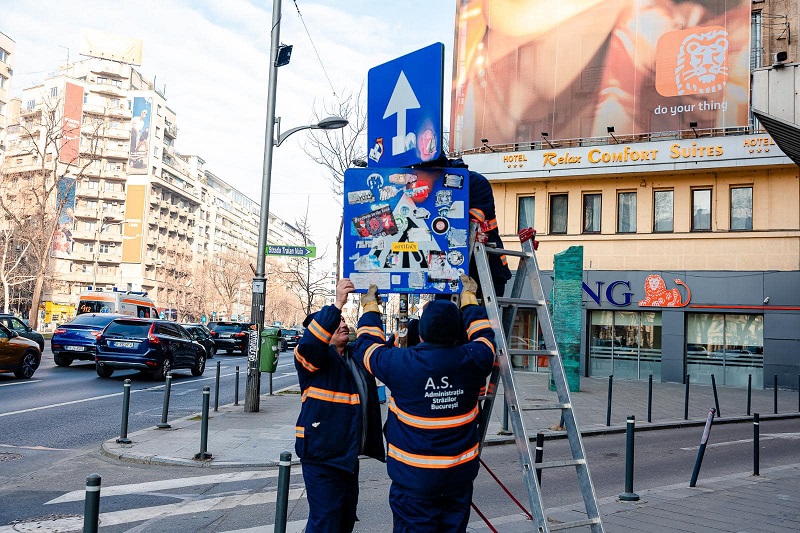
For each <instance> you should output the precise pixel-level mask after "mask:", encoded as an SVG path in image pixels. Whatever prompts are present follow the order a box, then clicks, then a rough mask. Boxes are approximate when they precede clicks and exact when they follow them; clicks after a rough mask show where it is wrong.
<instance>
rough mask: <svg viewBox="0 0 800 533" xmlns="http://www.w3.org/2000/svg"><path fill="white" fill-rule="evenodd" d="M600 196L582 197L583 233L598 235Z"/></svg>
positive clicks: (589, 195)
mask: <svg viewBox="0 0 800 533" xmlns="http://www.w3.org/2000/svg"><path fill="white" fill-rule="evenodd" d="M601 204H602V196H601V195H600V194H584V195H583V232H584V233H600V213H601V209H600V207H601Z"/></svg>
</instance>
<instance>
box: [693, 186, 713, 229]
mask: <svg viewBox="0 0 800 533" xmlns="http://www.w3.org/2000/svg"><path fill="white" fill-rule="evenodd" d="M710 230H711V189H695V190H693V191H692V231H710Z"/></svg>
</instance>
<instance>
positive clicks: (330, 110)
mask: <svg viewBox="0 0 800 533" xmlns="http://www.w3.org/2000/svg"><path fill="white" fill-rule="evenodd" d="M330 115H336V116H340V117H343V118H346V119H347V120H348V125H347V127H345V128H342V129H339V130H312V132H311V135H310V136H309V141H308V142H307V143H306V145H305V146H304V147H303V151H304V152H305V153H306V155H308V156H309V157H310V158H311V159H313V160H314V161H315V162H316V163H319V164H320V165H323V166H324V167H325V168H327V169H328V182H329V183H330V186H331V191H332V192H333V194H335V195H336V196H342V194H343V192H344V173H345V171H346V170H347V169H348V168H351V167H352V166H353V162H354V161H356V160H364V159H365V158H366V156H367V149H366V146H367V141H366V134H367V110H366V102H365V101H364V86H363V85H362V86H361V88H359V90H358V91H356V92H351V93H346V94H344V95H343V96H342V97H341V98H340V99H338V100H337V101H335V102H333V103H330V104H328V103H325V102H323V104H322V109H321V110H318V109H316V108H315V109H314V119H313V120H314V121H316V122H318V121H319V120H320V119H321V118H323V116H330ZM343 229H344V215H342V218H341V220H340V221H339V233H338V234H337V235H336V280H337V281H338V280H339V277H340V273H341V270H340V269H341V261H340V259H341V257H342V232H343Z"/></svg>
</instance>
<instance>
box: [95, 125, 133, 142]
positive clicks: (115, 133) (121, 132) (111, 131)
mask: <svg viewBox="0 0 800 533" xmlns="http://www.w3.org/2000/svg"><path fill="white" fill-rule="evenodd" d="M102 133H103V135H105V136H106V137H110V138H112V139H128V140H129V141H130V138H131V132H130V130H129V129H125V128H107V129H106V130H105V131H104V132H102Z"/></svg>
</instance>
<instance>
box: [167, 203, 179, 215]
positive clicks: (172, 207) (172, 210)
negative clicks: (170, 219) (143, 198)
mask: <svg viewBox="0 0 800 533" xmlns="http://www.w3.org/2000/svg"><path fill="white" fill-rule="evenodd" d="M169 212H170V213H172V214H177V213H178V206H177V205H175V204H170V206H169Z"/></svg>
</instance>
